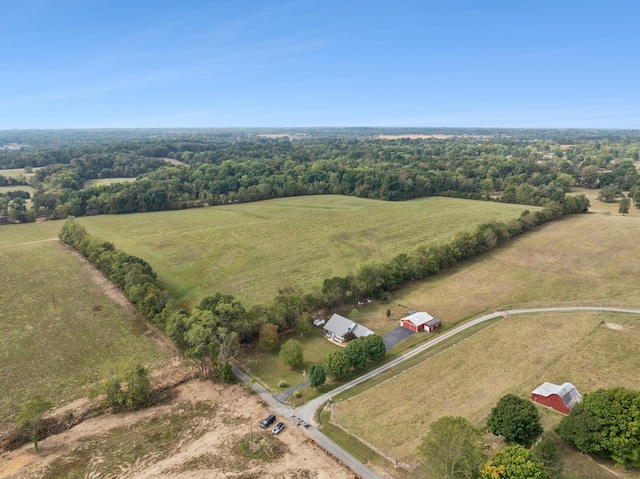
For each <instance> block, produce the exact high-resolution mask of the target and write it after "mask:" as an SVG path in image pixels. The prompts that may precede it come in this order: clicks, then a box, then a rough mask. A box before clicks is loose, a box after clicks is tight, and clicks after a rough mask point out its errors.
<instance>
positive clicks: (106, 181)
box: [84, 177, 136, 188]
mask: <svg viewBox="0 0 640 479" xmlns="http://www.w3.org/2000/svg"><path fill="white" fill-rule="evenodd" d="M132 181H136V179H135V178H130V177H123V178H98V179H95V180H87V181H85V182H84V187H85V188H89V187H90V186H100V185H112V184H114V183H131V182H132Z"/></svg>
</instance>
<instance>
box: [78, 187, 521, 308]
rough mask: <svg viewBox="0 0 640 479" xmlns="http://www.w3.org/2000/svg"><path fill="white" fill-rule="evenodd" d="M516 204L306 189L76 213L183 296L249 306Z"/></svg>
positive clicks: (512, 213) (513, 209) (447, 235)
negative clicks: (256, 197) (188, 205)
mask: <svg viewBox="0 0 640 479" xmlns="http://www.w3.org/2000/svg"><path fill="white" fill-rule="evenodd" d="M524 209H525V207H523V206H522V205H507V204H500V203H490V202H483V201H470V200H460V199H454V198H437V197H434V198H423V199H418V200H413V201H406V202H384V201H376V200H366V199H361V198H352V197H346V196H305V197H294V198H285V199H277V200H268V201H262V202H256V203H245V204H238V205H229V206H216V207H209V208H199V209H192V210H183V211H168V212H161V213H143V214H132V215H118V216H100V217H83V218H80V219H78V221H79V222H80V223H81V224H83V225H84V226H86V227H87V229H88V230H89V232H90V233H92V234H94V235H95V236H97V237H99V238H102V239H104V240H108V241H111V242H113V243H114V244H115V245H116V247H117V248H119V249H122V250H124V251H126V252H128V253H130V254H134V255H136V256H139V257H141V258H144V259H145V260H146V261H148V262H149V263H150V264H151V265H152V266H153V268H154V270H155V271H156V272H157V273H158V276H159V277H160V278H161V279H162V280H163V281H164V282H165V283H166V285H167V287H168V289H169V290H170V291H171V293H172V294H173V295H174V296H175V297H177V298H178V299H180V300H182V301H183V302H185V303H186V304H190V305H193V304H195V303H196V302H197V301H199V300H200V299H201V298H202V297H204V296H207V295H210V294H213V293H215V292H216V291H224V292H228V293H231V294H234V295H235V296H236V297H239V298H241V299H242V300H243V301H244V302H245V303H247V304H248V305H251V304H255V303H262V302H266V301H268V300H270V299H271V298H273V296H275V295H276V294H277V293H278V290H279V289H281V288H285V287H299V288H301V289H302V290H303V291H306V290H308V289H310V288H312V287H320V286H321V285H322V281H323V280H324V279H325V278H330V277H332V276H336V275H345V274H347V273H349V272H350V271H354V270H356V268H357V267H358V266H360V265H361V264H363V263H365V262H367V261H371V260H388V259H391V258H392V257H393V256H395V255H396V254H398V253H401V252H408V251H410V250H411V249H413V248H414V247H415V246H417V245H419V244H423V243H431V244H436V243H443V242H446V241H448V240H450V239H451V238H453V236H454V235H455V234H456V233H457V232H460V231H466V230H470V229H472V228H473V227H474V226H475V225H477V224H479V223H482V222H485V221H488V220H492V219H495V220H509V219H512V218H516V217H518V216H519V215H520V213H521V212H522V211H523V210H524ZM529 209H531V208H529Z"/></svg>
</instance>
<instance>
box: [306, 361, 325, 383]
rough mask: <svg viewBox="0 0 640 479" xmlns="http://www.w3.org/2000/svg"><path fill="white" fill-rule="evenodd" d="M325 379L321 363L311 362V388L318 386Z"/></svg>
mask: <svg viewBox="0 0 640 479" xmlns="http://www.w3.org/2000/svg"><path fill="white" fill-rule="evenodd" d="M326 381H327V375H326V373H325V371H324V368H323V367H322V364H312V365H311V366H310V367H309V385H310V386H311V387H312V388H316V389H317V388H319V387H322V386H323V385H324V383H325V382H326Z"/></svg>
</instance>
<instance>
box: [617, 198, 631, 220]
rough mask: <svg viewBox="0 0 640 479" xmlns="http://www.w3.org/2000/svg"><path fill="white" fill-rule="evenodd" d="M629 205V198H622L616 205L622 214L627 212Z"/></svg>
mask: <svg viewBox="0 0 640 479" xmlns="http://www.w3.org/2000/svg"><path fill="white" fill-rule="evenodd" d="M629 206H631V200H630V199H629V198H622V199H621V200H620V205H619V206H618V213H622V215H623V216H624V215H626V214H628V213H629Z"/></svg>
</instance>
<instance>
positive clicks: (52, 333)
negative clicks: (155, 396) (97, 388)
mask: <svg viewBox="0 0 640 479" xmlns="http://www.w3.org/2000/svg"><path fill="white" fill-rule="evenodd" d="M59 225H60V223H59V224H58V226H59ZM22 226H33V227H35V226H42V225H22ZM48 226H50V225H48ZM0 231H1V233H3V234H2V236H1V237H0V238H1V241H0V243H2V244H1V247H0V264H2V268H0V284H2V288H1V289H0V323H1V324H2V330H3V334H2V335H1V336H0V390H1V391H2V395H0V423H3V422H5V421H6V420H7V419H8V418H9V417H10V415H11V414H12V413H13V412H15V411H16V409H17V408H18V407H19V406H20V405H21V404H23V403H24V402H25V401H28V400H30V399H33V398H34V397H36V396H40V397H42V398H45V399H48V400H51V401H52V402H54V404H55V403H60V402H63V401H68V400H72V399H76V398H78V397H81V396H84V395H86V394H87V388H88V387H89V386H91V385H92V384H94V383H95V382H96V381H98V380H99V379H101V375H102V374H103V372H104V371H103V368H104V367H105V366H106V364H107V363H109V362H110V361H118V360H120V359H133V360H136V361H140V362H142V363H143V364H145V365H147V366H150V367H152V368H157V367H160V366H161V365H163V364H165V362H167V361H168V359H169V358H168V356H167V355H166V353H164V352H162V350H161V349H160V348H159V347H158V346H157V345H156V344H155V343H154V341H153V340H152V339H151V338H150V337H148V336H146V335H145V333H147V331H148V326H147V325H146V323H145V322H144V321H142V320H138V319H137V318H136V317H133V316H132V315H131V314H130V313H129V312H128V311H127V310H126V309H125V308H123V307H122V306H120V305H119V304H117V303H115V302H114V301H113V300H112V299H110V298H109V297H108V296H107V295H105V293H104V292H103V290H101V289H100V288H99V287H98V286H97V284H96V283H95V282H94V281H93V279H92V272H91V271H90V270H89V269H87V267H86V266H85V265H84V264H83V263H81V262H80V261H79V260H78V259H77V258H75V257H74V256H73V255H72V254H71V253H70V252H69V250H67V249H66V248H65V247H64V246H63V245H62V244H61V243H59V242H58V241H44V242H39V243H30V244H22V245H19V246H9V244H11V243H7V240H8V237H11V238H12V239H13V240H16V239H20V240H33V236H34V234H33V232H34V231H40V232H42V231H45V230H44V229H38V230H36V229H34V228H26V229H25V228H16V229H13V227H12V226H9V227H2V230H0ZM4 233H7V235H5V234H4ZM50 234H51V233H50V232H47V236H49V235H50ZM16 242H22V241H16Z"/></svg>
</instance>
